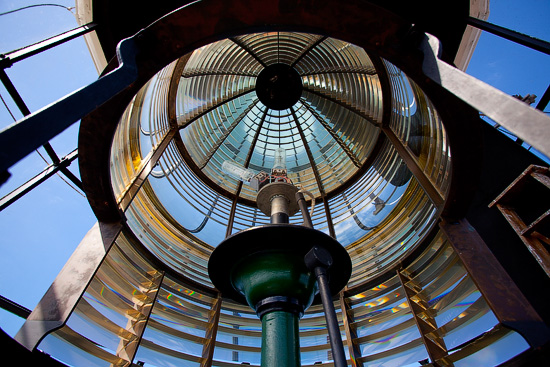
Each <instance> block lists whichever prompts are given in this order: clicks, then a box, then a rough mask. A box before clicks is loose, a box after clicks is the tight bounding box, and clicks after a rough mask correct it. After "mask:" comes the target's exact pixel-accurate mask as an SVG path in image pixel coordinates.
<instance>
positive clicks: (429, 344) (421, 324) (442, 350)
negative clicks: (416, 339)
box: [397, 270, 452, 367]
mask: <svg viewBox="0 0 550 367" xmlns="http://www.w3.org/2000/svg"><path fill="white" fill-rule="evenodd" d="M397 277H398V278H399V282H400V283H401V287H402V288H403V291H404V293H405V296H406V298H407V303H408V304H409V308H410V309H411V312H412V314H413V318H414V321H415V323H416V326H417V328H418V331H419V333H420V337H421V339H422V342H423V343H424V346H425V347H426V351H427V352H428V356H430V359H431V360H432V363H433V365H434V366H437V367H439V366H448V365H452V364H450V363H446V362H445V361H446V357H447V356H448V355H449V353H448V352H447V346H446V345H445V341H444V340H443V338H442V337H441V336H440V335H439V333H438V332H437V324H436V322H435V319H434V318H433V317H432V316H431V312H430V310H429V307H428V306H427V302H425V301H424V300H421V298H422V296H421V295H420V294H419V293H420V291H421V290H422V288H421V287H418V286H417V285H416V284H414V281H413V280H412V279H410V277H409V276H408V275H407V274H406V273H405V272H404V271H401V270H397ZM411 284H412V286H411ZM415 300H418V301H415Z"/></svg>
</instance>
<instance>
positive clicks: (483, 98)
mask: <svg viewBox="0 0 550 367" xmlns="http://www.w3.org/2000/svg"><path fill="white" fill-rule="evenodd" d="M420 49H421V51H422V52H423V54H424V61H423V64H422V71H423V72H424V74H426V76H427V77H429V78H430V79H431V80H433V81H434V82H436V83H437V84H439V85H441V86H442V87H443V88H445V89H447V90H448V91H449V92H451V93H453V94H454V95H455V96H456V97H457V98H460V99H461V100H463V101H464V102H466V103H467V104H469V105H470V106H472V107H474V108H475V109H477V110H478V111H480V112H482V113H483V114H485V115H486V116H487V117H489V118H490V119H492V120H493V121H495V122H497V123H498V124H499V125H501V126H502V127H504V128H506V129H507V130H508V131H510V132H511V133H513V134H514V135H516V136H517V137H519V138H521V139H522V140H523V141H525V142H527V143H529V144H530V145H531V146H532V147H533V148H535V149H537V150H538V151H540V152H541V153H543V154H544V155H546V156H547V157H550V144H549V143H548V142H550V128H549V126H550V117H548V116H546V115H545V114H544V113H543V112H541V111H539V110H536V109H534V108H532V107H530V106H529V105H527V104H526V103H524V102H522V101H520V100H518V99H517V98H514V97H512V96H510V95H507V94H506V93H504V92H502V91H500V90H498V89H496V88H494V87H492V86H490V85H488V84H486V83H484V82H482V81H480V80H478V79H476V78H474V77H472V76H470V75H468V74H466V73H464V72H463V71H460V70H458V69H456V68H454V67H453V66H451V65H449V64H447V63H445V62H444V61H441V60H440V59H439V57H440V53H441V44H440V42H439V40H438V39H437V38H435V37H434V36H431V35H429V34H427V35H425V37H424V39H423V40H422V43H421V45H420Z"/></svg>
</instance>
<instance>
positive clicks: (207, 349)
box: [200, 293, 222, 367]
mask: <svg viewBox="0 0 550 367" xmlns="http://www.w3.org/2000/svg"><path fill="white" fill-rule="evenodd" d="M221 310H222V294H221V293H218V297H217V298H216V299H215V300H214V303H213V304H212V309H211V310H210V313H209V314H208V328H207V329H206V334H205V336H204V338H205V339H206V342H205V343H204V345H203V347H202V360H201V365H200V367H211V366H212V360H213V359H214V348H215V346H216V335H217V334H218V324H219V323H220V314H221Z"/></svg>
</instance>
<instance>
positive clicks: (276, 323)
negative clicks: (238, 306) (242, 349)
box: [262, 311, 300, 367]
mask: <svg viewBox="0 0 550 367" xmlns="http://www.w3.org/2000/svg"><path fill="white" fill-rule="evenodd" d="M299 340H300V338H299V327H298V315H296V314H294V313H291V312H286V311H273V312H269V313H267V314H265V315H264V316H263V317H262V366H263V367H299V366H300V342H299Z"/></svg>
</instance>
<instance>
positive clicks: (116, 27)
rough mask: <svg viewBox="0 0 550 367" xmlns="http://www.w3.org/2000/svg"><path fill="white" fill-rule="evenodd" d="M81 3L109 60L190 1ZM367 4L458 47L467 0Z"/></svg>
mask: <svg viewBox="0 0 550 367" xmlns="http://www.w3.org/2000/svg"><path fill="white" fill-rule="evenodd" d="M290 2H292V1H280V2H279V3H280V5H279V6H280V7H285V6H289V5H288V4H287V3H290ZM84 3H87V5H86V6H87V7H90V8H91V9H92V12H93V22H94V23H97V24H98V25H99V27H98V30H97V34H98V37H99V41H100V44H101V46H102V48H103V51H104V52H105V56H106V58H107V61H108V60H110V59H111V58H112V57H114V56H115V50H116V45H117V44H118V42H120V41H121V40H122V39H124V38H127V37H130V36H132V35H134V34H135V33H137V32H138V31H139V30H141V29H142V28H144V27H146V26H148V25H149V24H151V23H153V22H154V21H156V20H157V19H159V18H161V17H162V16H164V15H166V14H168V13H170V12H171V11H173V10H175V9H177V8H179V7H181V6H184V5H186V4H189V3H192V1H185V0H183V1H182V0H179V1H169V2H162V1H161V2H151V3H149V2H145V3H143V4H140V6H136V5H135V2H132V1H129V0H121V1H108V0H89V1H84ZM312 4H314V2H313V1H312ZM369 4H372V5H375V6H379V7H382V8H384V9H386V10H389V11H390V12H392V13H394V14H395V15H397V16H399V17H401V18H403V19H404V20H405V21H408V22H409V23H411V24H414V25H416V26H417V27H418V28H419V29H421V30H422V31H424V32H428V33H430V34H433V35H434V36H436V37H437V38H438V39H439V40H441V42H442V43H443V44H444V45H445V53H446V54H447V55H449V57H452V56H454V55H455V54H456V52H457V51H458V48H459V45H460V42H461V40H462V35H463V33H464V29H465V28H466V21H467V18H468V15H469V9H470V0H460V1H438V0H424V1H419V0H416V1H410V0H372V1H365V5H366V6H368V5H369Z"/></svg>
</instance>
